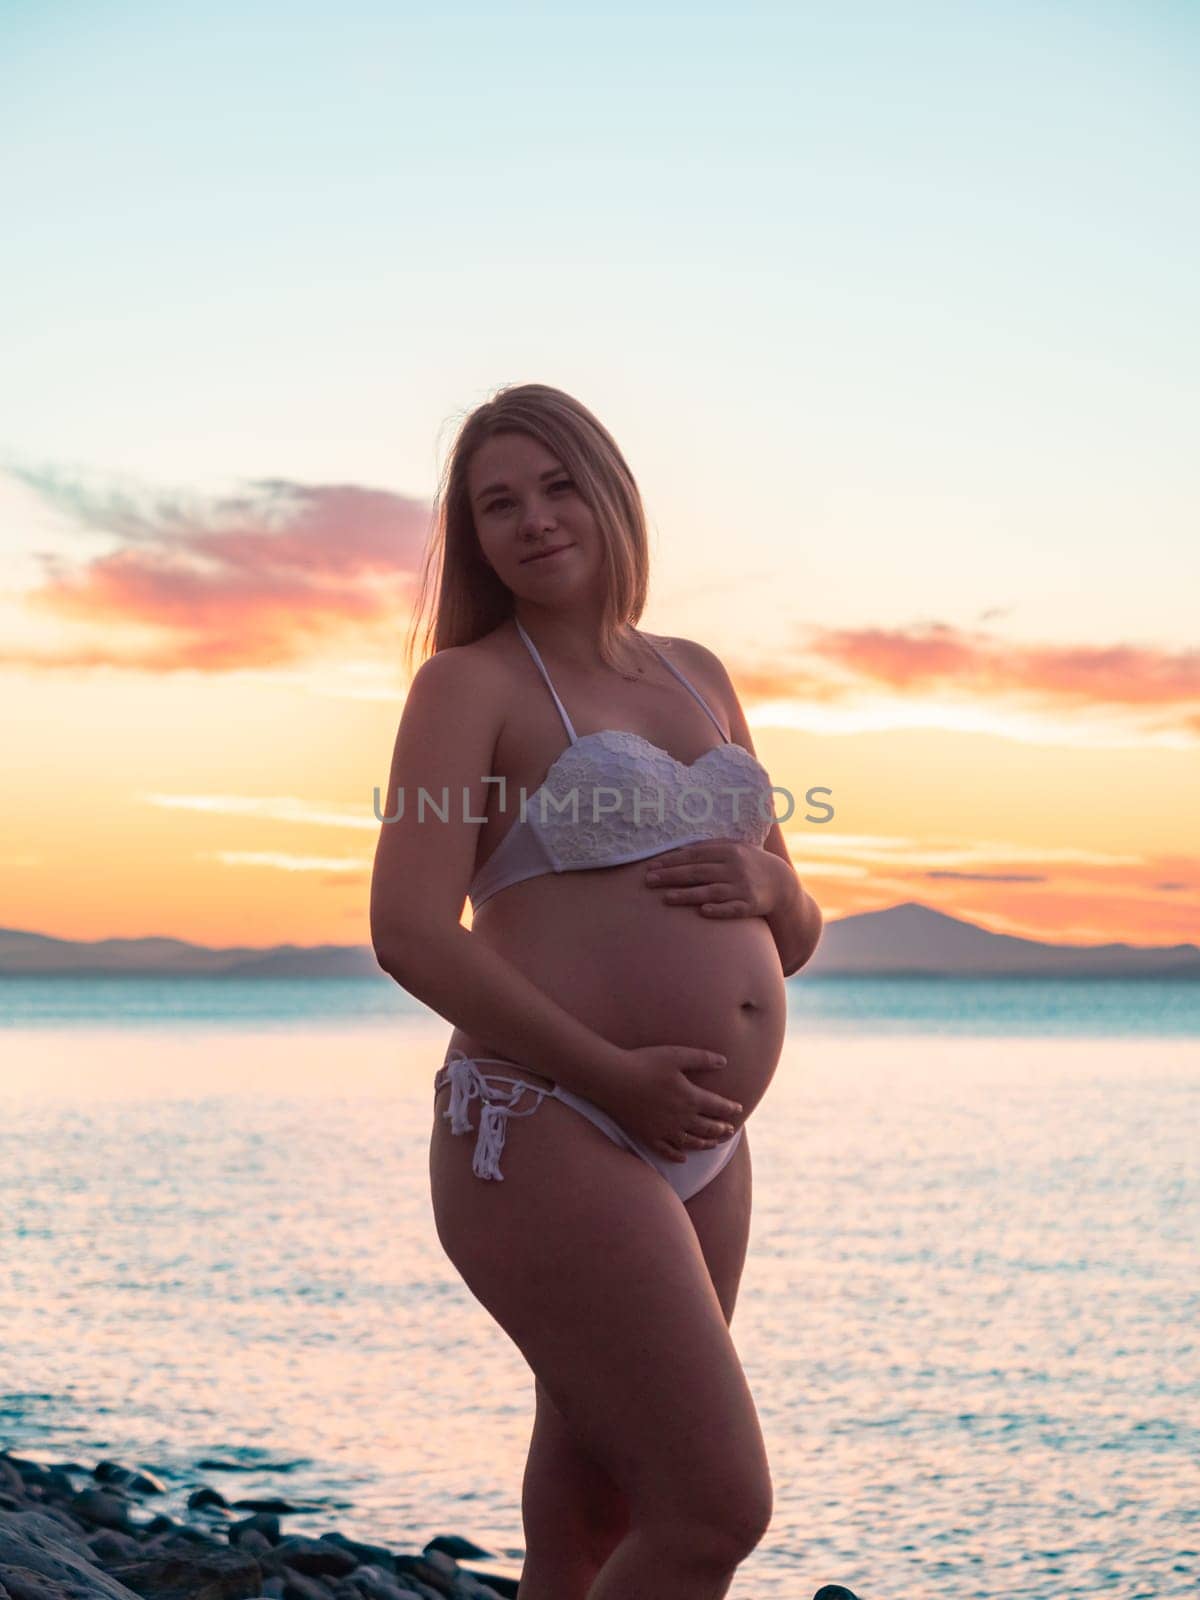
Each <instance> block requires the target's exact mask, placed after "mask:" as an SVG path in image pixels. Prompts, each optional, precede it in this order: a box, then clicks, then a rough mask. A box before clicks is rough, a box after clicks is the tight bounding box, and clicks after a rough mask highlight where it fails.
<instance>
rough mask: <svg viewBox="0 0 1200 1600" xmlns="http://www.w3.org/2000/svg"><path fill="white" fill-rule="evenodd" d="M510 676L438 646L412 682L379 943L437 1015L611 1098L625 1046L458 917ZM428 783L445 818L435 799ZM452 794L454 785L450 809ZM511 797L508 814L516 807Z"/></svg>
mask: <svg viewBox="0 0 1200 1600" xmlns="http://www.w3.org/2000/svg"><path fill="white" fill-rule="evenodd" d="M500 677H501V675H500V674H498V673H497V672H496V669H495V667H494V666H491V665H490V664H489V663H488V662H486V661H485V660H482V659H481V658H480V657H479V656H478V654H477V653H475V652H473V651H471V650H470V649H469V648H468V647H461V648H457V649H449V650H441V651H438V653H437V654H436V655H434V656H432V657H430V659H429V660H427V661H426V662H424V663H423V664H422V666H421V668H420V670H419V671H418V672H417V674H416V676H415V677H414V679H413V681H412V685H411V687H410V689H409V692H408V698H407V700H406V702H405V706H404V712H403V715H402V717H401V720H400V727H399V731H398V732H397V735H396V744H395V750H394V753H393V756H392V766H391V774H390V776H389V779H388V787H387V793H386V795H385V796H384V800H383V806H382V811H383V815H384V816H385V817H391V816H394V815H395V812H396V808H397V796H398V793H399V792H400V791H401V790H403V791H404V814H403V816H402V817H401V818H400V819H399V820H397V821H395V822H385V823H384V824H383V825H382V827H381V829H380V837H379V844H378V847H377V849H376V852H375V867H374V873H373V876H372V880H371V941H372V944H373V946H374V949H375V956H376V959H377V960H378V962H379V965H380V966H381V967H382V968H383V970H384V971H385V972H386V973H388V974H389V975H390V976H391V977H393V978H394V979H395V980H396V982H397V983H398V984H400V986H401V987H402V988H404V989H406V990H407V991H408V992H409V993H410V994H412V995H415V996H416V997H417V999H418V1000H421V1001H423V1002H424V1004H425V1005H427V1006H429V1007H430V1008H431V1009H432V1010H434V1011H436V1012H437V1013H438V1015H439V1016H442V1017H445V1018H446V1019H447V1021H449V1022H451V1023H454V1024H456V1025H457V1026H458V1027H460V1028H463V1029H464V1030H466V1031H467V1032H468V1033H473V1034H476V1035H477V1036H479V1037H480V1038H484V1039H486V1040H488V1042H489V1044H491V1045H493V1046H494V1047H495V1048H496V1049H498V1050H500V1051H503V1052H504V1053H505V1054H506V1055H507V1056H509V1057H510V1058H511V1059H512V1060H513V1061H517V1062H520V1063H522V1064H523V1065H525V1066H528V1067H529V1068H530V1069H531V1070H532V1071H534V1072H539V1073H541V1074H542V1075H543V1076H544V1077H548V1078H552V1079H554V1080H555V1082H558V1083H561V1084H563V1085H564V1087H566V1088H568V1089H572V1090H574V1091H575V1092H576V1093H578V1094H581V1095H585V1096H586V1097H587V1098H588V1099H593V1100H596V1101H597V1102H598V1103H599V1104H603V1103H604V1100H605V1099H606V1098H607V1095H606V1086H611V1085H612V1084H614V1083H615V1082H616V1081H617V1080H618V1078H619V1077H620V1075H621V1072H622V1062H623V1055H624V1052H622V1051H621V1050H620V1048H619V1047H618V1046H616V1045H614V1044H612V1043H611V1042H610V1041H608V1040H607V1039H604V1038H602V1037H601V1035H600V1034H598V1033H595V1032H594V1031H593V1030H592V1029H591V1028H588V1027H586V1026H585V1025H584V1024H583V1023H582V1022H580V1021H579V1020H578V1019H577V1018H576V1017H573V1016H571V1014H570V1013H569V1012H567V1011H564V1010H563V1008H562V1007H561V1006H559V1005H557V1004H556V1003H555V1002H554V1001H553V1000H551V999H550V997H549V996H548V995H547V994H545V993H544V992H543V991H542V990H541V989H539V988H538V987H537V985H536V984H534V983H532V982H530V980H529V979H528V978H527V977H526V976H525V975H524V973H522V972H521V971H520V969H519V968H517V967H515V966H514V965H513V964H512V963H511V962H509V961H506V960H505V959H504V957H503V956H502V955H500V954H499V953H498V952H497V951H495V950H493V949H491V948H490V947H489V946H488V945H486V944H485V943H484V942H483V940H481V939H476V938H473V937H472V935H471V933H470V931H469V930H468V929H466V928H464V927H463V926H462V923H461V921H460V918H461V915H462V909H463V904H464V901H465V899H466V890H467V885H468V883H469V882H470V877H471V872H472V868H473V865H474V860H475V848H476V844H477V841H478V830H479V827H480V826H481V824H480V823H479V822H472V821H467V820H464V818H465V817H467V818H480V817H482V816H483V814H484V810H485V806H486V801H487V796H488V791H489V786H488V785H487V784H486V783H485V782H484V780H485V778H487V777H489V776H491V775H492V757H493V753H494V750H495V744H496V736H497V734H498V731H499V729H500V726H501V724H502V721H503V716H504V687H503V683H502V682H497V680H498V679H499V678H500ZM422 786H423V787H424V788H425V789H426V790H427V791H428V793H429V794H430V795H431V796H432V798H433V800H434V801H435V802H436V803H437V805H438V807H439V810H441V811H444V812H446V813H447V816H446V820H445V821H441V820H440V818H439V815H438V814H437V813H436V812H435V811H434V810H433V809H432V807H431V806H428V805H427V806H426V809H425V816H424V820H421V817H420V812H419V808H418V789H419V788H420V787H422ZM443 789H445V790H446V791H447V793H446V796H445V799H446V802H447V803H446V804H443V793H442V791H443ZM515 803H516V802H515V800H514V799H513V798H511V797H509V799H508V801H507V809H508V811H509V812H513V811H514V808H515Z"/></svg>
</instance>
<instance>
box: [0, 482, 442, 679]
mask: <svg viewBox="0 0 1200 1600" xmlns="http://www.w3.org/2000/svg"><path fill="white" fill-rule="evenodd" d="M18 475H19V476H21V477H22V478H23V479H24V481H25V482H26V483H28V484H29V485H30V486H31V487H33V488H34V489H36V490H37V491H38V492H39V493H41V494H42V495H43V496H44V497H45V498H46V499H48V500H50V501H51V502H53V503H55V504H56V505H57V506H58V507H59V508H60V509H65V510H67V511H68V512H70V513H71V514H72V515H73V516H74V517H75V519H76V520H77V521H78V522H79V523H80V524H81V525H82V526H83V527H84V528H86V529H88V530H90V531H92V532H95V533H101V534H106V535H108V536H109V537H110V538H115V539H116V540H117V541H118V543H117V547H116V548H115V549H110V550H108V551H106V552H105V553H104V554H102V555H98V556H95V557H92V558H90V559H85V560H82V561H72V560H71V559H70V558H68V557H65V556H63V555H62V554H60V553H49V552H42V553H40V555H39V559H40V561H41V564H42V568H43V572H44V574H45V577H44V581H43V583H42V584H41V585H40V586H39V587H37V588H35V589H34V590H32V591H31V592H30V593H28V594H27V596H26V602H27V604H28V605H29V606H30V607H32V608H33V609H35V610H37V611H40V612H42V613H43V614H49V615H52V616H54V617H56V618H59V619H62V620H64V621H66V622H68V623H77V624H92V625H98V626H99V627H101V628H103V629H104V630H106V633H105V637H104V638H103V639H102V640H101V641H99V642H96V641H95V640H94V639H92V638H87V639H83V638H81V639H80V640H79V642H78V643H76V644H74V645H71V644H68V645H66V647H65V648H61V649H54V650H51V651H33V650H26V651H21V652H18V651H9V652H6V653H5V654H4V655H3V657H0V659H2V660H4V661H5V662H7V663H10V664H23V665H30V666H38V667H64V666H70V667H80V666H97V665H116V666H127V667H136V668H140V669H152V670H156V671H170V670H174V669H179V668H192V669H198V670H201V671H213V672H216V671H226V670H230V669H232V668H236V667H242V666H248V665H257V666H261V665H265V664H268V663H272V664H278V663H281V662H285V661H289V660H294V659H296V658H298V657H301V656H303V655H304V654H306V653H307V652H308V651H309V650H311V648H312V647H313V645H314V643H316V642H317V641H318V640H319V639H322V638H324V637H326V636H329V635H334V634H350V635H354V634H356V633H360V634H361V632H362V631H363V630H364V629H365V630H368V631H375V632H376V633H379V634H382V633H385V632H386V633H388V634H389V635H390V633H391V631H393V630H395V631H397V632H398V631H399V628H400V625H401V620H402V618H403V616H405V615H406V614H407V609H408V605H409V601H410V587H411V584H412V580H413V576H414V574H415V571H416V568H417V566H418V564H419V561H420V558H421V554H422V550H423V547H424V542H425V538H426V536H427V533H428V528H429V515H430V514H429V508H428V506H426V505H424V504H423V503H421V502H419V501H416V500H412V499H408V498H406V497H404V496H402V495H397V494H392V493H390V492H387V491H384V490H374V489H363V488H359V487H356V486H354V485H344V484H333V485H315V486H311V485H300V484H294V483H289V482H286V481H283V480H280V479H265V480H260V481H257V482H254V483H252V484H250V485H249V489H248V492H247V493H246V494H243V495H238V496H236V497H231V498H227V499H219V500H215V501H212V502H209V503H200V504H197V503H196V502H195V501H193V502H191V503H186V502H184V501H182V500H179V499H174V500H172V499H170V498H168V497H162V496H160V497H157V498H155V497H146V499H145V500H143V501H140V502H139V501H137V500H135V499H134V498H132V497H130V496H128V495H123V494H118V493H108V494H95V493H91V492H89V491H87V490H86V489H84V488H82V487H81V486H79V485H77V484H74V483H70V482H64V481H63V480H61V479H59V478H56V477H55V476H53V475H50V474H42V475H37V474H33V473H21V474H18ZM147 630H149V633H150V637H147Z"/></svg>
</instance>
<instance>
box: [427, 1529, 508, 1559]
mask: <svg viewBox="0 0 1200 1600" xmlns="http://www.w3.org/2000/svg"><path fill="white" fill-rule="evenodd" d="M425 1549H426V1550H444V1551H445V1553H446V1554H447V1555H448V1556H453V1557H454V1558H455V1560H456V1561H457V1560H458V1558H459V1557H460V1556H467V1557H472V1556H491V1555H493V1554H494V1552H493V1551H491V1550H481V1549H480V1548H479V1546H478V1545H477V1544H472V1543H471V1541H470V1539H463V1538H460V1537H459V1535H458V1534H457V1533H439V1534H436V1535H435V1536H434V1537H433V1538H432V1539H430V1541H429V1543H428V1544H427V1545H426V1546H425Z"/></svg>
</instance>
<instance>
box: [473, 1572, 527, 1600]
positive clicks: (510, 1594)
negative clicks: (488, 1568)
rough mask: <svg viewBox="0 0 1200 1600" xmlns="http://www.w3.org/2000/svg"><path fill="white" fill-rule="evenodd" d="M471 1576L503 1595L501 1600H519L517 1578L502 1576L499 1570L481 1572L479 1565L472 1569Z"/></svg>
mask: <svg viewBox="0 0 1200 1600" xmlns="http://www.w3.org/2000/svg"><path fill="white" fill-rule="evenodd" d="M470 1573H471V1577H472V1578H474V1579H475V1580H476V1582H477V1583H482V1584H484V1585H485V1586H486V1587H487V1588H489V1589H491V1590H493V1591H494V1592H495V1593H496V1594H498V1595H500V1596H501V1600H517V1580H516V1579H515V1578H502V1577H501V1576H500V1574H499V1573H498V1572H480V1571H479V1569H478V1568H477V1567H472V1568H471V1569H470Z"/></svg>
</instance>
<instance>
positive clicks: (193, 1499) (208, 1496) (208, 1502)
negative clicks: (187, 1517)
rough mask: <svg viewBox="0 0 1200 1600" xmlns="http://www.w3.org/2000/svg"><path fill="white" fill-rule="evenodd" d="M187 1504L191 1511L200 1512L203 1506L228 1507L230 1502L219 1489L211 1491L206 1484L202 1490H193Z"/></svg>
mask: <svg viewBox="0 0 1200 1600" xmlns="http://www.w3.org/2000/svg"><path fill="white" fill-rule="evenodd" d="M187 1503H188V1510H189V1511H199V1509H200V1507H201V1506H227V1505H228V1504H229V1501H228V1500H226V1498H225V1496H224V1495H223V1494H222V1493H221V1491H220V1490H219V1489H210V1488H209V1487H208V1485H207V1484H205V1485H204V1487H203V1488H202V1489H193V1490H192V1492H191V1494H190V1495H188V1502H187Z"/></svg>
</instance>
